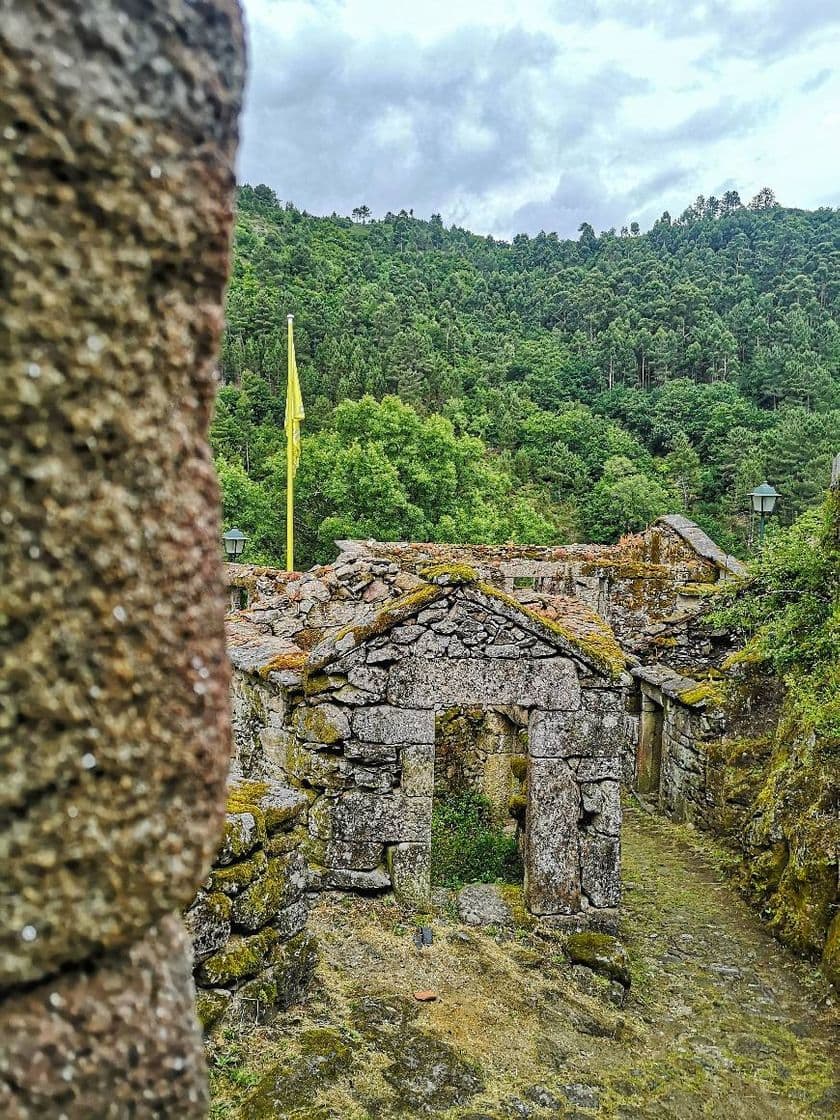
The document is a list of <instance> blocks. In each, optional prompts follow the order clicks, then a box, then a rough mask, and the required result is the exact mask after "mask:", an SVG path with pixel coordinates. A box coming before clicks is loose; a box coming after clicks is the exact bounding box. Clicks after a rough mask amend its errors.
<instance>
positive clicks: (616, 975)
mask: <svg viewBox="0 0 840 1120" xmlns="http://www.w3.org/2000/svg"><path fill="white" fill-rule="evenodd" d="M563 948H564V949H565V952H566V956H567V957H568V958H569V960H570V961H572V962H573V963H574V964H582V965H585V966H586V967H587V968H591V969H592V970H593V971H594V972H598V973H600V974H601V975H602V976H607V977H608V978H609V979H610V980H617V981H618V982H619V984H623V985H624V987H625V988H629V987H630V962H629V958H628V956H627V950H626V949H625V948H624V946H623V945H622V943H621V942H620V941H619V940H618V938H617V937H611V936H610V934H608V933H595V932H592V931H588V930H587V931H584V932H583V933H573V934H572V935H571V936H570V937H569V938H567V940H566V943H565V945H564V946H563Z"/></svg>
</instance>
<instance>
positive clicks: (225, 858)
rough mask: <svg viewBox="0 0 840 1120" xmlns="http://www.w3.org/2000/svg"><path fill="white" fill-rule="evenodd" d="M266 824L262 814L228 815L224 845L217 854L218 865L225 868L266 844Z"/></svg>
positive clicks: (223, 839)
mask: <svg viewBox="0 0 840 1120" xmlns="http://www.w3.org/2000/svg"><path fill="white" fill-rule="evenodd" d="M265 839H266V834H265V822H264V820H263V818H262V815H261V814H259V815H258V814H257V813H256V812H254V813H228V815H227V817H226V818H225V831H224V835H223V836H222V844H221V847H220V848H219V851H218V852H217V853H216V863H217V864H218V865H219V866H220V867H225V866H227V864H229V863H233V862H234V861H236V860H240V859H243V858H244V857H245V856H247V855H249V854H250V853H251V852H253V850H254V849H255V848H257V847H259V846H260V845H262V844H264V843H265Z"/></svg>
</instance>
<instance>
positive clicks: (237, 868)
mask: <svg viewBox="0 0 840 1120" xmlns="http://www.w3.org/2000/svg"><path fill="white" fill-rule="evenodd" d="M266 862H267V859H266V853H265V852H264V851H263V849H262V848H259V849H258V850H257V851H256V852H254V854H253V855H252V856H250V857H249V858H248V859H245V860H242V861H241V863H231V864H229V865H228V866H227V867H217V868H215V869H214V870H213V871H212V872H211V874H210V879H209V889H210V890H211V891H221V892H222V894H226V895H227V896H228V897H229V898H235V897H236V896H237V895H238V894H239V893H240V892H241V891H244V890H245V888H246V887H247V886H248V884H249V883H253V882H254V880H255V879H258V878H259V877H260V875H262V873H263V872H264V871H265V868H266Z"/></svg>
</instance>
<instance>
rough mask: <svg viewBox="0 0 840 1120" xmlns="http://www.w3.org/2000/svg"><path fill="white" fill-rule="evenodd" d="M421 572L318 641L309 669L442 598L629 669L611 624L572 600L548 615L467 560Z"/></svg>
mask: <svg viewBox="0 0 840 1120" xmlns="http://www.w3.org/2000/svg"><path fill="white" fill-rule="evenodd" d="M422 576H423V578H424V580H425V581H426V582H424V583H422V584H420V586H418V587H417V588H414V589H413V590H411V591H409V592H408V593H407V594H406V595H403V596H401V597H400V598H399V599H394V600H391V601H390V602H388V603H387V604H386V605H385V606H383V607H382V608H381V609H380V610H379V611H377V613H376V614H375V615H374V616H373V617H372V618H370V619H368V620H367V621H364V622H359V623H354V624H351V625H349V626H345V627H343V628H342V629H341V630H338V631H337V632H336V633H334V634H330V635H329V636H328V637H327V638H325V639H324V640H323V641H321V642H319V644H318V645H316V646H315V648H314V649H313V650H312V651H311V653H310V654H309V656H308V657H307V658H306V660H305V670H306V671H308V672H312V671H321V670H323V669H324V668H325V667H326V666H328V665H330V664H331V663H332V662H334V661H336V660H338V659H339V658H340V657H343V656H344V655H346V654H348V653H350V652H352V651H353V650H355V649H359V648H361V647H362V646H364V645H366V644H367V643H368V642H369V641H372V640H373V639H375V638H378V637H381V636H382V635H384V634H387V633H388V632H389V631H390V630H392V629H393V628H394V627H395V626H398V625H401V624H403V623H405V622H408V621H409V620H411V619H412V618H416V617H417V615H419V614H420V612H421V611H423V610H425V609H427V608H428V607H430V606H432V605H433V604H435V603H438V602H440V601H442V600H444V599H447V600H450V601H451V602H454V601H456V600H461V601H464V602H467V603H469V602H472V603H475V604H477V605H480V606H481V607H483V608H484V609H485V610H489V611H491V612H493V613H494V614H496V615H498V616H499V617H501V618H503V619H505V620H506V621H508V622H512V623H514V624H515V625H516V626H519V627H520V628H522V629H524V630H527V631H529V632H531V633H532V634H534V636H535V637H537V638H538V639H539V640H540V641H541V642H544V643H546V644H547V645H549V646H552V647H553V648H554V649H556V650H557V652H558V653H560V654H562V655H563V656H566V657H570V658H572V659H574V660H576V661H578V662H581V663H583V664H584V665H585V666H586V667H587V668H588V669H589V670H590V671H594V672H595V673H597V674H598V675H599V676H602V677H607V678H613V679H618V678H619V677H620V676H621V674H622V673H623V671H624V669H625V666H626V658H625V655H624V653H623V651H622V650H621V647H620V646H619V644H618V642H617V641H616V639H615V636H614V635H613V632H612V630H611V628H610V627H609V626H608V625H607V624H606V623H605V622H604V621H603V620H602V619H600V618H599V617H598V616H597V615H595V614H594V613H593V612H590V611H582V610H581V609H580V606H579V605H578V604H576V603H574V602H572V601H570V600H563V602H564V604H568V617H563V618H550V617H549V616H548V615H547V614H542V613H541V612H540V611H538V610H536V609H534V608H533V607H530V606H526V605H525V604H523V603H521V602H519V601H518V600H517V599H515V598H514V597H513V596H511V595H508V594H506V593H505V592H503V591H500V590H499V589H498V588H495V587H493V586H491V585H490V584H488V583H485V582H483V581H482V580H481V579H480V578H479V576H478V573H477V572H476V571H475V569H473V568H471V567H469V566H468V565H465V564H430V565H429V566H427V567H426V568H425V569H424V570H423V571H422ZM557 601H560V600H557Z"/></svg>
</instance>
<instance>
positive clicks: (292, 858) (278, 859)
mask: <svg viewBox="0 0 840 1120" xmlns="http://www.w3.org/2000/svg"><path fill="white" fill-rule="evenodd" d="M307 809H308V801H307V799H306V797H305V796H304V795H303V794H301V793H300V792H298V791H296V790H294V789H291V788H289V787H288V786H284V785H282V784H281V783H279V782H274V781H241V780H236V779H235V780H234V781H232V783H231V787H230V791H229V795H228V803H227V814H226V819H225V830H224V836H223V839H222V844H221V847H220V848H219V850H218V852H217V853H216V857H215V859H214V861H213V867H212V869H211V871H210V875H209V876H208V878H207V879H206V881H205V882H204V884H203V886H202V888H201V890H200V891H199V892H198V895H197V896H196V898H195V899H194V900H193V902H192V904H191V905H190V907H189V909H188V910H187V911H186V914H185V921H186V926H187V930H188V931H189V933H190V935H191V937H192V944H193V960H194V974H195V981H196V985H197V987H198V1001H197V1009H198V1016H199V1020H200V1022H201V1025H202V1026H203V1027H204V1029H205V1031H210V1030H212V1029H213V1028H214V1027H216V1026H218V1025H219V1024H220V1023H221V1022H222V1021H224V1022H226V1023H230V1022H235V1023H238V1024H243V1023H249V1024H250V1023H266V1022H270V1021H271V1019H273V1018H274V1017H275V1016H276V1014H277V1012H278V1011H280V1010H285V1009H286V1008H288V1007H290V1006H291V1005H292V1004H293V1003H295V1002H296V1001H297V1000H298V999H299V997H300V996H301V994H302V993H303V991H304V990H305V989H306V987H307V985H308V983H309V981H310V979H311V977H312V973H313V970H314V968H315V964H316V962H317V948H316V943H315V938H314V937H313V936H312V935H311V934H310V933H308V932H307V931H306V929H305V927H306V919H307V915H308V912H309V899H308V896H307V892H308V888H309V871H308V868H307V864H306V860H305V858H304V855H303V847H304V842H305V840H306V837H307V831H306V815H307Z"/></svg>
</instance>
